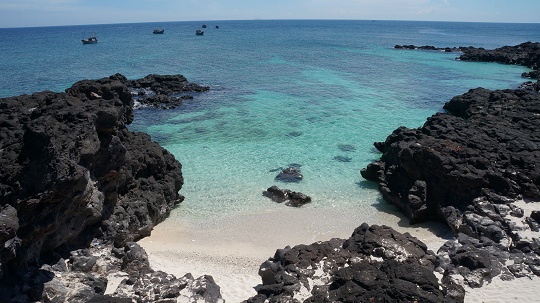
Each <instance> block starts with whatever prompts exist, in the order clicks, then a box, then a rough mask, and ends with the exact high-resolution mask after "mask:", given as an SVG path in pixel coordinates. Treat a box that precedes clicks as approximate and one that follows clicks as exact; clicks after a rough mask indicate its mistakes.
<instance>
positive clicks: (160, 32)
mask: <svg viewBox="0 0 540 303" xmlns="http://www.w3.org/2000/svg"><path fill="white" fill-rule="evenodd" d="M164 32H165V30H164V29H161V28H156V29H155V30H154V34H163V33H164Z"/></svg>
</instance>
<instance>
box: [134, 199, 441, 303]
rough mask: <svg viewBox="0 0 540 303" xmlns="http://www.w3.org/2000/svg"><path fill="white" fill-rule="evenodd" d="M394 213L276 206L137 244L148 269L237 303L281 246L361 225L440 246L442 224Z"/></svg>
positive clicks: (171, 229) (187, 225)
mask: <svg viewBox="0 0 540 303" xmlns="http://www.w3.org/2000/svg"><path fill="white" fill-rule="evenodd" d="M364 211H365V210H364ZM396 214H397V212H395V213H394V212H393V211H391V210H389V211H387V212H381V211H380V210H376V209H374V210H373V212H371V211H369V212H368V213H365V212H364V213H363V212H362V210H360V209H350V210H347V209H339V210H337V209H316V208H301V209H295V208H290V207H286V206H284V205H279V206H277V207H271V208H270V209H269V210H268V211H265V212H261V213H252V214H245V215H235V216H234V217H231V216H228V217H226V218H225V217H223V218H203V219H201V218H199V219H193V218H189V217H186V218H184V219H182V220H178V219H172V220H166V221H165V222H163V223H162V224H160V225H158V226H157V227H156V228H155V229H154V231H153V232H152V236H150V237H147V238H145V239H143V240H141V241H140V242H139V243H140V244H141V245H142V246H143V247H144V248H145V250H146V251H147V253H148V255H149V259H150V263H151V266H152V267H153V268H154V269H156V270H163V271H166V272H168V273H171V274H174V275H176V276H183V275H184V274H186V273H188V272H189V273H191V274H193V275H194V276H195V277H199V276H201V275H204V274H208V275H211V276H212V277H213V278H214V279H215V281H216V283H217V284H218V285H219V286H220V287H221V293H222V296H223V298H224V299H225V300H226V301H227V302H230V303H231V302H241V301H243V300H245V299H247V298H249V297H251V296H253V295H255V294H256V292H255V290H254V288H253V287H255V286H256V285H258V284H260V283H261V279H260V277H259V276H258V270H259V266H260V264H261V263H262V262H264V261H265V260H266V259H268V258H269V257H271V256H273V255H274V253H275V251H276V249H278V248H283V247H285V246H287V245H291V246H294V245H297V244H311V243H313V242H316V241H326V240H330V239H331V238H348V237H350V235H351V234H352V232H353V230H354V229H355V228H356V227H358V226H360V225H361V224H362V223H363V222H367V223H369V224H379V225H383V224H384V225H388V226H392V227H394V228H395V229H397V230H398V231H400V232H410V233H411V234H414V235H415V236H416V237H418V238H419V239H421V240H422V241H424V242H425V243H426V244H427V245H428V246H429V247H430V249H438V247H440V246H441V245H442V244H443V243H444V242H445V241H446V240H445V238H444V237H449V236H450V232H449V230H448V229H447V228H446V227H445V226H443V225H442V224H437V223H432V224H426V225H420V226H416V225H415V226H414V227H410V226H409V225H408V224H407V222H406V220H405V219H404V218H403V217H400V216H397V215H396ZM173 217H174V216H173ZM439 236H442V237H443V238H441V237H439Z"/></svg>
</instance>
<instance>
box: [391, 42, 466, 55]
mask: <svg viewBox="0 0 540 303" xmlns="http://www.w3.org/2000/svg"><path fill="white" fill-rule="evenodd" d="M394 48H395V49H409V50H428V51H444V52H447V53H450V52H461V51H462V48H460V47H435V46H432V45H423V46H416V45H412V44H408V45H399V44H398V45H395V46H394Z"/></svg>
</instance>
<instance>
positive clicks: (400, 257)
mask: <svg viewBox="0 0 540 303" xmlns="http://www.w3.org/2000/svg"><path fill="white" fill-rule="evenodd" d="M435 260H436V257H435V255H434V254H433V252H431V251H428V250H427V248H426V246H425V245H424V244H423V243H422V242H420V241H419V240H418V239H416V238H414V237H412V236H410V235H409V234H400V233H398V232H396V231H395V230H393V229H392V228H390V227H386V226H377V225H373V226H369V225H367V224H363V225H362V226H360V227H358V228H357V229H356V230H355V231H354V232H353V234H352V236H351V237H350V238H349V239H347V240H343V239H332V240H330V241H325V242H317V243H313V244H311V245H297V246H295V247H293V248H290V247H288V248H286V249H285V250H278V251H277V252H276V255H275V256H274V257H273V258H270V259H269V260H268V261H266V262H264V263H263V264H262V265H261V269H260V270H259V275H261V277H262V281H263V284H262V285H260V286H258V287H257V288H256V289H257V293H258V294H257V295H256V296H254V297H252V298H250V299H248V300H246V301H244V302H252V303H254V302H414V301H417V302H463V298H464V294H465V292H464V290H463V288H461V287H460V286H458V285H454V284H448V285H447V284H442V285H441V284H439V281H438V280H437V278H436V277H435V275H434V273H433V270H434V268H435Z"/></svg>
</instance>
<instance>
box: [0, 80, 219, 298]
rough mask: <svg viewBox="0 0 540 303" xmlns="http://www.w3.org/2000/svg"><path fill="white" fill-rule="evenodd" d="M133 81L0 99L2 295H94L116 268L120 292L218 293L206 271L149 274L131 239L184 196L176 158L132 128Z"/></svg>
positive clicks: (87, 84) (127, 295) (89, 84)
mask: <svg viewBox="0 0 540 303" xmlns="http://www.w3.org/2000/svg"><path fill="white" fill-rule="evenodd" d="M153 78H156V79H159V78H158V77H155V76H154V77H153ZM175 78H177V79H178V77H177V76H175ZM145 79H146V78H145ZM145 81H146V80H145ZM145 81H143V83H145ZM130 83H138V82H130V81H128V80H127V79H126V78H125V77H124V76H122V75H119V74H117V75H113V76H111V77H108V78H104V79H100V80H95V81H90V80H85V81H79V82H77V83H75V84H74V85H73V86H72V87H70V88H68V89H67V90H66V91H65V92H64V93H55V92H51V91H45V92H40V93H34V94H32V95H22V96H17V97H11V98H4V99H0V126H1V128H2V132H1V133H0V144H1V145H0V278H1V280H0V302H21V303H23V302H36V301H41V302H87V301H89V300H91V299H92V298H94V297H96V300H98V298H99V297H100V296H103V295H104V293H105V291H106V288H107V287H108V276H109V274H111V273H115V272H123V273H125V274H126V275H127V279H125V281H124V282H123V284H121V285H120V287H119V288H118V289H117V290H113V292H114V295H115V297H117V298H133V299H136V300H137V301H138V302H149V301H156V300H158V299H160V298H162V299H167V298H168V299H171V298H176V297H179V296H185V297H193V298H194V299H193V300H195V299H197V298H199V297H200V298H203V297H205V296H213V299H212V300H213V301H217V299H218V298H220V294H219V287H217V285H215V283H214V282H213V280H212V278H211V277H201V278H199V279H194V278H193V277H191V276H190V275H187V276H185V277H183V278H180V279H177V278H175V277H171V276H170V275H166V274H165V273H161V272H154V271H152V270H151V269H150V267H149V266H148V261H147V258H146V256H145V253H144V251H143V250H141V248H140V247H138V245H137V244H135V243H133V242H134V241H137V240H139V239H141V238H142V237H145V236H148V235H150V232H151V230H152V228H153V227H154V226H155V225H156V224H158V223H159V222H161V221H163V220H164V219H165V218H166V217H167V216H168V215H169V213H170V211H171V209H172V208H173V207H174V206H175V205H176V204H178V203H180V202H182V200H183V197H182V196H181V195H180V194H179V193H178V191H179V190H180V189H181V188H182V184H183V178H182V171H181V164H180V163H179V162H178V161H177V160H176V159H175V158H174V156H173V155H171V154H170V153H169V152H167V151H166V150H165V149H163V148H162V147H160V146H159V145H158V144H157V143H154V142H152V141H151V140H150V137H149V136H148V135H147V134H144V133H134V132H130V131H128V129H127V125H128V124H129V123H131V122H132V121H133V117H134V116H133V105H134V101H133V96H132V94H131V93H130V89H132V87H131V86H130ZM141 85H143V84H141ZM153 89H156V88H155V87H153ZM173 89H174V88H173ZM183 92H185V91H183ZM167 93H170V92H169V91H167ZM149 281H151V282H149ZM190 289H192V290H194V291H191V292H189V290H190ZM186 292H187V293H186ZM100 300H102V301H99V300H98V301H95V302H105V301H103V300H107V296H104V297H101V299H100ZM119 302H121V301H119ZM163 302H166V301H163Z"/></svg>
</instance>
